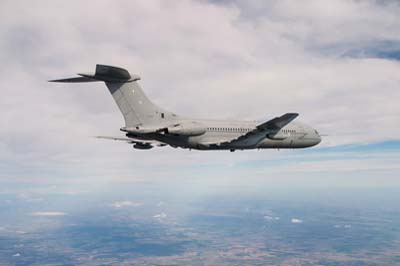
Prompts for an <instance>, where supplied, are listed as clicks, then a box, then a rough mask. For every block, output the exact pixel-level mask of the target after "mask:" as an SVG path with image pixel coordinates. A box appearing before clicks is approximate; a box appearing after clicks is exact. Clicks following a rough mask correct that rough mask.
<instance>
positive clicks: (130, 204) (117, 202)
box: [111, 201, 143, 208]
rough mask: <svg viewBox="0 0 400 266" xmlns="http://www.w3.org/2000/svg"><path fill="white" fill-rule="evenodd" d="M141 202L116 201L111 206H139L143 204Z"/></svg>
mask: <svg viewBox="0 0 400 266" xmlns="http://www.w3.org/2000/svg"><path fill="white" fill-rule="evenodd" d="M142 205H143V203H141V202H132V201H114V202H113V203H111V206H113V207H114V208H123V207H138V206H142Z"/></svg>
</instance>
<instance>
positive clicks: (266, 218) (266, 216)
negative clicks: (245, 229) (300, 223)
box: [264, 215, 280, 221]
mask: <svg viewBox="0 0 400 266" xmlns="http://www.w3.org/2000/svg"><path fill="white" fill-rule="evenodd" d="M264 219H265V220H267V221H279V219H280V218H279V217H278V216H269V215H265V216H264Z"/></svg>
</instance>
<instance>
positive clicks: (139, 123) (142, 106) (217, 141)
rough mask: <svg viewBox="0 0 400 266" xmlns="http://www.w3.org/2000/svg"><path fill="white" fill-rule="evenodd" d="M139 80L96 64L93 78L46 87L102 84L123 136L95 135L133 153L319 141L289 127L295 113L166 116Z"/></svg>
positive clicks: (81, 76)
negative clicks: (242, 117) (261, 118)
mask: <svg viewBox="0 0 400 266" xmlns="http://www.w3.org/2000/svg"><path fill="white" fill-rule="evenodd" d="M139 80H140V77H139V76H137V75H133V74H130V73H129V72H128V71H127V70H126V69H123V68H120V67H115V66H108V65H100V64H97V65H96V70H95V73H78V77H73V78H65V79H56V80H49V82H66V83H80V82H96V81H103V82H105V84H106V86H107V87H108V90H109V91H110V93H111V95H112V96H113V98H114V100H115V102H116V104H117V105H118V107H119V109H120V111H121V113H122V115H123V117H124V120H125V126H124V127H122V128H121V129H120V130H121V131H123V132H125V136H126V137H107V136H97V137H98V138H103V139H111V140H120V141H126V142H128V143H130V144H133V148H135V149H141V150H147V149H151V148H153V147H155V146H159V147H162V146H167V145H169V146H171V147H174V148H177V147H180V148H185V149H195V150H229V151H231V152H233V151H235V150H248V149H296V148H307V147H312V146H315V145H317V144H319V143H320V142H321V136H320V135H319V133H318V132H317V130H315V129H313V128H312V127H310V126H308V125H306V124H303V123H300V122H292V121H293V120H294V119H295V118H296V117H297V116H298V115H299V114H298V113H286V114H283V115H282V116H279V117H275V118H273V119H271V120H268V121H265V122H261V123H257V122H254V121H231V120H225V121H223V120H206V119H192V118H187V117H183V116H180V115H177V114H175V113H172V112H169V111H166V110H164V109H162V108H160V107H158V106H156V105H155V104H154V103H152V102H151V101H150V100H149V99H148V98H147V96H146V95H145V94H144V92H143V91H142V89H141V87H140V86H139V84H138V81H139Z"/></svg>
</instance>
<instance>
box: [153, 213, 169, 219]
mask: <svg viewBox="0 0 400 266" xmlns="http://www.w3.org/2000/svg"><path fill="white" fill-rule="evenodd" d="M153 218H155V219H157V220H161V219H164V218H167V214H166V213H165V212H162V213H159V214H156V215H154V216H153Z"/></svg>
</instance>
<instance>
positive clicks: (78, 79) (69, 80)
mask: <svg viewBox="0 0 400 266" xmlns="http://www.w3.org/2000/svg"><path fill="white" fill-rule="evenodd" d="M93 81H99V80H97V79H93V78H88V77H75V78H66V79H53V80H49V82H61V83H80V82H93Z"/></svg>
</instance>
